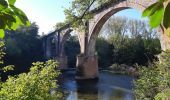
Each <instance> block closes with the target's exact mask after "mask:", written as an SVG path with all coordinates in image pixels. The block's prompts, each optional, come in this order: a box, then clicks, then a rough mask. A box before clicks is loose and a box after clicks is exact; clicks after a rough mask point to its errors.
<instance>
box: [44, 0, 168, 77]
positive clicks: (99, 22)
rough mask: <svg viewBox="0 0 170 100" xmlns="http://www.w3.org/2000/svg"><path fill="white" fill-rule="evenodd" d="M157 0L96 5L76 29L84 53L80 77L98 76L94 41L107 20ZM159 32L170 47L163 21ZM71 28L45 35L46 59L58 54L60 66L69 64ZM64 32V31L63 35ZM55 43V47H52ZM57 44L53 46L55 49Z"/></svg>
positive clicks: (79, 62) (163, 43)
mask: <svg viewBox="0 0 170 100" xmlns="http://www.w3.org/2000/svg"><path fill="white" fill-rule="evenodd" d="M156 1H157V0H116V1H115V2H114V3H109V4H108V5H105V6H102V7H99V8H98V9H93V10H91V12H92V13H93V14H94V16H93V18H91V19H89V20H88V21H87V22H86V28H85V29H84V30H81V31H80V30H79V29H76V30H74V29H73V30H74V31H75V32H76V33H77V35H78V38H79V43H80V47H81V54H79V55H78V56H77V63H76V64H77V65H76V66H77V78H81V79H89V78H96V77H98V74H99V72H98V60H97V55H96V54H95V44H96V39H97V37H98V35H99V32H100V30H101V28H102V26H103V25H104V23H105V22H106V21H107V20H108V19H109V18H110V17H111V16H112V15H114V14H115V13H117V12H119V11H121V10H124V9H130V8H132V9H137V10H139V11H141V12H142V11H143V10H144V9H145V8H147V7H148V6H149V5H150V4H153V3H154V2H156ZM157 30H158V33H159V35H160V42H161V47H162V49H163V50H166V49H170V38H169V37H168V36H166V34H164V28H163V27H162V25H160V27H159V28H158V29H157ZM71 31H72V29H70V27H69V26H68V27H65V28H62V29H60V30H56V31H54V32H53V33H51V34H49V35H47V36H46V37H45V38H44V41H45V42H44V46H45V56H46V58H47V59H49V58H55V59H57V60H58V61H59V62H60V64H61V66H60V67H61V68H63V69H64V68H67V67H66V66H67V57H66V56H65V54H64V43H65V41H66V39H67V37H69V34H70V32H71ZM61 34H62V35H61ZM52 46H54V47H52ZM52 48H54V50H53V49H52Z"/></svg>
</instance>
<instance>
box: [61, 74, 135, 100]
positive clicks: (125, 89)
mask: <svg viewBox="0 0 170 100" xmlns="http://www.w3.org/2000/svg"><path fill="white" fill-rule="evenodd" d="M133 80H134V78H133V77H130V76H127V75H119V74H113V73H111V72H109V71H101V72H100V74H99V80H98V81H96V80H86V81H79V82H77V81H76V80H75V72H74V71H68V72H64V73H63V74H62V79H61V80H60V85H61V87H62V89H63V91H64V92H65V93H66V94H67V96H66V98H65V100H135V99H134V95H133V90H132V88H133V83H132V82H133Z"/></svg>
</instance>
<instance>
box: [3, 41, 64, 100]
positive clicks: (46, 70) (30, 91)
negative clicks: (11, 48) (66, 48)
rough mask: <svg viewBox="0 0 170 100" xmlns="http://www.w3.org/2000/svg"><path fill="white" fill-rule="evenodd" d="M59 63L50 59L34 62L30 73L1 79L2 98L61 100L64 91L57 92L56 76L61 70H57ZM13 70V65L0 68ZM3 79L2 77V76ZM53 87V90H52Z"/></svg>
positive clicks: (5, 99)
mask: <svg viewBox="0 0 170 100" xmlns="http://www.w3.org/2000/svg"><path fill="white" fill-rule="evenodd" d="M2 49H3V43H2V42H0V63H3V61H2V58H3V56H4V53H3V50H2ZM57 66H58V63H57V62H56V61H52V60H49V61H47V62H36V63H33V65H32V67H31V68H30V71H29V72H28V73H21V74H19V75H15V76H8V79H7V80H6V81H4V82H2V81H1V80H0V100H59V99H61V98H62V93H60V92H57V91H56V89H57V88H58V85H57V83H56V82H57V81H56V77H58V76H59V74H60V72H59V70H56V69H57ZM9 70H13V66H7V67H4V68H2V67H1V68H0V71H1V73H0V75H1V74H2V71H4V73H5V72H7V71H9ZM0 79H1V77H0ZM52 89H53V90H52Z"/></svg>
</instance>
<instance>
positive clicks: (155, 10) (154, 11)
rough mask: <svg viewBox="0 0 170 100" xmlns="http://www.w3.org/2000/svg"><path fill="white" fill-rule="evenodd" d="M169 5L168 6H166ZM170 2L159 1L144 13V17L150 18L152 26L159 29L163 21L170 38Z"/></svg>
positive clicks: (165, 0)
mask: <svg viewBox="0 0 170 100" xmlns="http://www.w3.org/2000/svg"><path fill="white" fill-rule="evenodd" d="M166 4H167V5H166ZM164 9H165V10H164ZM169 12H170V2H169V0H158V1H157V2H156V3H154V4H152V5H150V6H149V7H148V8H146V9H145V10H144V11H143V17H146V16H147V17H149V19H150V26H151V27H153V28H156V27H158V26H159V25H160V24H161V22H162V21H163V26H164V27H165V33H166V34H167V35H168V36H170V35H169V34H170V21H169V20H170V14H169Z"/></svg>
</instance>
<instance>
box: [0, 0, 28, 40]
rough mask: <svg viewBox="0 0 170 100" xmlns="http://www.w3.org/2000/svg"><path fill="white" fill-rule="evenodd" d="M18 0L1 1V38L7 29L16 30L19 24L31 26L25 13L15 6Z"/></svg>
mask: <svg viewBox="0 0 170 100" xmlns="http://www.w3.org/2000/svg"><path fill="white" fill-rule="evenodd" d="M15 2H16V0H1V1H0V38H3V37H4V34H5V30H16V29H17V27H18V26H19V25H26V26H29V25H30V22H29V21H28V18H27V16H26V15H25V13H24V12H23V11H22V10H20V9H19V8H17V7H15V6H14V4H15Z"/></svg>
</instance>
